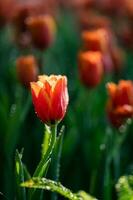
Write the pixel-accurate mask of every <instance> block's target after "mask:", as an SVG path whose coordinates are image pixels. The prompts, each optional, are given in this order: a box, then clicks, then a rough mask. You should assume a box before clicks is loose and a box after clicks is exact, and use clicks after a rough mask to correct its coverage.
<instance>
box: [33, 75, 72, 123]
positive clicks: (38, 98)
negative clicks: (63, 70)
mask: <svg viewBox="0 0 133 200" xmlns="http://www.w3.org/2000/svg"><path fill="white" fill-rule="evenodd" d="M31 93H32V99H33V104H34V107H35V112H36V113H37V116H38V117H39V118H40V119H41V121H42V122H43V123H46V124H55V123H56V122H59V121H60V120H62V119H63V117H64V115H65V113H66V109H67V106H68V101H69V97H68V91H67V78H66V77H65V76H60V75H59V76H55V75H51V76H46V75H43V76H39V81H37V82H32V83H31Z"/></svg>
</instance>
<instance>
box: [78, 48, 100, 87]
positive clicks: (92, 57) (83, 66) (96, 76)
mask: <svg viewBox="0 0 133 200" xmlns="http://www.w3.org/2000/svg"><path fill="white" fill-rule="evenodd" d="M79 73H80V78H81V81H82V82H83V83H84V84H85V85H86V86H87V87H90V88H91V87H95V86H97V85H98V84H99V83H100V82H101V79H102V76H103V61H102V54H101V53H100V52H92V51H88V52H81V53H80V54H79Z"/></svg>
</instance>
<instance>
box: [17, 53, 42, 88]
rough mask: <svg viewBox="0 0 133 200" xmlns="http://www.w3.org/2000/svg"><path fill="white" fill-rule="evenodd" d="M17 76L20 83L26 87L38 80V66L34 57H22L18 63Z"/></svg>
mask: <svg viewBox="0 0 133 200" xmlns="http://www.w3.org/2000/svg"><path fill="white" fill-rule="evenodd" d="M16 67H17V75H18V78H19V80H20V82H21V83H22V84H23V85H24V86H26V87H29V86H30V82H31V81H36V80H37V75H38V66H37V62H36V59H35V57H34V56H32V55H29V56H21V57H19V58H18V59H17V61H16Z"/></svg>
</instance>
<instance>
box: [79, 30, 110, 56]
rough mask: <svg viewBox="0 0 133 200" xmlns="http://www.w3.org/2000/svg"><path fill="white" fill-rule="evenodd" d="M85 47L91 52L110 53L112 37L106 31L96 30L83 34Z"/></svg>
mask: <svg viewBox="0 0 133 200" xmlns="http://www.w3.org/2000/svg"><path fill="white" fill-rule="evenodd" d="M82 39H83V46H84V48H85V49H86V50H89V51H101V52H103V53H107V52H108V51H109V43H110V35H109V32H108V31H107V30H106V29H96V30H92V31H83V32H82Z"/></svg>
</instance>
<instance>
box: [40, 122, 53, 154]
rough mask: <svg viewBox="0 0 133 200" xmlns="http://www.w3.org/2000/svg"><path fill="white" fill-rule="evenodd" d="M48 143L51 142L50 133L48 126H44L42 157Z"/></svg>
mask: <svg viewBox="0 0 133 200" xmlns="http://www.w3.org/2000/svg"><path fill="white" fill-rule="evenodd" d="M50 142H51V131H50V128H49V126H45V132H44V140H43V143H42V157H43V156H44V155H45V154H46V152H47V150H48V147H49V144H50Z"/></svg>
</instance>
